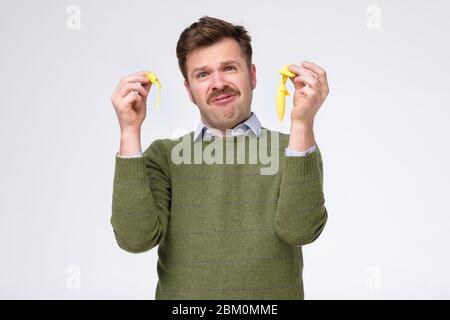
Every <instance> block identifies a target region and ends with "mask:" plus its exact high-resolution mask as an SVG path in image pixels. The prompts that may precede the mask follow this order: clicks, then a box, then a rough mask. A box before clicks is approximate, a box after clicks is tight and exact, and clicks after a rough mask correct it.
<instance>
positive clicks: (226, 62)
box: [191, 60, 241, 76]
mask: <svg viewBox="0 0 450 320" xmlns="http://www.w3.org/2000/svg"><path fill="white" fill-rule="evenodd" d="M227 64H237V65H238V66H239V67H240V66H241V65H240V64H239V62H237V61H236V60H227V61H224V62H222V63H221V64H220V66H221V67H223V66H224V65H227ZM206 68H208V66H201V67H198V68H195V69H194V70H193V71H192V73H191V76H192V75H194V73H195V72H197V71H200V70H204V69H206Z"/></svg>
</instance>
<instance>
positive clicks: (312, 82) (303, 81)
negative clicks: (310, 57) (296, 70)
mask: <svg viewBox="0 0 450 320" xmlns="http://www.w3.org/2000/svg"><path fill="white" fill-rule="evenodd" d="M293 81H294V86H295V89H296V90H298V89H302V88H303V87H304V86H310V87H312V88H313V89H314V90H316V91H319V90H320V83H319V80H318V79H317V78H315V77H311V76H298V77H295V78H294V80H293Z"/></svg>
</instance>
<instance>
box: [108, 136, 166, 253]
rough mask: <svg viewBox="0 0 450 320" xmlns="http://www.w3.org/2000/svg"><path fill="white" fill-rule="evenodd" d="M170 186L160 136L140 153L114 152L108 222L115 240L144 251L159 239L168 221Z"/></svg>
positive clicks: (126, 246) (133, 250)
mask: <svg viewBox="0 0 450 320" xmlns="http://www.w3.org/2000/svg"><path fill="white" fill-rule="evenodd" d="M170 201H171V186H170V176H169V167H168V161H167V158H166V154H165V152H164V147H163V144H162V143H161V140H155V141H154V142H153V143H152V144H151V145H150V146H149V147H148V149H147V150H146V151H145V152H144V155H143V157H139V158H121V157H118V156H117V155H116V163H115V172H114V185H113V195H112V215H111V219H110V222H111V225H112V227H113V231H114V235H115V238H116V241H117V244H118V245H119V247H120V248H122V249H123V250H125V251H127V252H131V253H140V252H145V251H148V250H150V249H152V248H153V247H155V246H156V245H158V244H159V243H160V241H161V240H162V239H163V238H164V235H165V233H166V230H167V225H168V223H169V212H170Z"/></svg>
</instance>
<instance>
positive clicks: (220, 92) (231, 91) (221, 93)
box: [208, 87, 240, 102]
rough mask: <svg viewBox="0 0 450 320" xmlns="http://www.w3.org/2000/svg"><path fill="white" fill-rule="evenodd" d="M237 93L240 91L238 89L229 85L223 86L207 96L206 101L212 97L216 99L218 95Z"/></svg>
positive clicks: (235, 94) (234, 94) (211, 99)
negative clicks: (222, 88) (223, 87)
mask: <svg viewBox="0 0 450 320" xmlns="http://www.w3.org/2000/svg"><path fill="white" fill-rule="evenodd" d="M239 94H240V92H239V91H238V90H235V89H233V88H231V87H225V89H224V90H222V91H213V92H212V93H211V95H210V97H209V98H208V102H211V101H213V100H214V99H216V98H217V97H218V96H221V95H229V96H237V95H239Z"/></svg>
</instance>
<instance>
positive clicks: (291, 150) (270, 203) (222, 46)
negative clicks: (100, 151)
mask: <svg viewBox="0 0 450 320" xmlns="http://www.w3.org/2000/svg"><path fill="white" fill-rule="evenodd" d="M250 41H251V38H250V36H249V35H248V34H247V31H246V30H245V29H244V28H243V27H242V26H235V25H232V24H230V23H228V22H226V21H223V20H220V19H215V18H212V17H207V16H205V17H202V18H201V19H200V20H199V21H198V22H195V23H193V24H192V25H191V26H189V27H188V28H186V29H185V30H184V31H183V32H182V34H181V36H180V39H179V41H178V44H177V57H178V61H179V67H180V70H181V72H182V74H183V77H184V79H185V82H184V84H185V87H186V90H187V92H188V94H189V96H190V99H191V101H192V102H193V103H194V104H196V105H197V106H198V108H199V111H200V115H201V120H200V122H199V125H198V127H197V129H196V130H195V131H192V132H190V133H188V134H186V135H185V136H183V137H181V138H180V139H178V140H171V139H157V140H155V141H154V142H153V143H152V144H151V145H150V146H149V147H148V148H147V149H146V150H145V152H144V153H142V151H141V150H142V149H141V142H140V130H141V125H142V122H143V121H144V119H145V114H146V97H147V95H148V92H149V90H150V87H151V84H150V83H149V81H148V79H147V78H146V77H145V72H137V73H134V74H132V75H130V76H127V77H124V78H123V79H122V80H121V81H120V82H119V84H118V86H117V89H116V90H115V92H114V94H113V96H112V103H113V105H114V108H115V111H116V113H117V116H118V118H119V124H120V128H121V140H120V151H119V152H118V153H117V154H116V165H115V175H114V190H113V201H112V216H111V223H112V226H113V229H114V233H115V237H116V240H117V243H118V245H119V246H120V247H121V248H122V249H124V250H126V251H128V252H133V253H139V252H144V251H148V250H150V249H151V248H153V247H155V246H157V245H159V247H158V264H157V272H158V277H159V279H158V285H157V289H156V299H304V292H303V279H302V271H303V259H302V250H301V247H302V246H303V245H306V244H308V243H311V242H313V241H314V240H315V239H317V237H318V236H319V235H320V234H321V232H322V230H323V228H324V226H325V223H326V221H327V216H328V213H327V210H326V208H325V206H324V202H325V200H324V195H323V173H322V171H323V169H322V167H323V166H322V158H321V154H320V150H319V148H318V146H317V145H316V142H315V140H314V133H313V124H314V117H315V115H316V113H317V111H318V109H319V108H320V106H321V105H322V103H323V101H324V100H325V98H326V96H327V94H328V84H327V78H326V73H325V71H324V70H323V69H322V68H321V67H319V66H317V65H316V64H314V63H311V62H304V63H302V64H301V65H290V66H289V70H290V71H291V72H293V73H295V74H296V75H297V76H296V77H295V78H294V79H293V83H294V86H295V93H294V107H293V109H292V112H291V116H290V118H291V131H290V135H287V134H283V133H279V132H277V131H271V130H267V129H266V128H264V127H262V126H261V124H260V122H259V120H258V118H257V117H256V114H255V113H254V112H252V111H251V102H252V92H253V90H254V89H255V87H256V69H255V65H254V64H252V60H251V59H252V48H251V45H250ZM291 80H292V79H291ZM270 107H271V108H272V105H271V104H270ZM274 109H275V108H274ZM224 143H225V146H228V148H224ZM251 146H253V147H254V146H258V147H257V149H254V148H253V147H251ZM225 149H227V150H226V151H225ZM193 150H197V151H200V154H201V155H203V156H205V157H206V158H207V159H200V161H198V159H195V158H196V155H195V154H193V153H195V152H194V151H193ZM255 150H256V151H255ZM268 150H271V156H276V158H274V160H275V161H277V162H278V161H280V166H279V168H278V167H277V166H275V167H276V169H277V170H275V171H272V172H269V173H267V172H266V173H263V171H262V170H261V169H263V168H262V167H263V165H264V164H267V161H266V160H267V155H268V153H266V152H268ZM181 151H182V152H181ZM239 151H243V152H245V154H244V157H243V158H241V159H240V160H241V161H240V162H239V160H237V158H239V156H238V155H237V153H239ZM181 154H182V155H181ZM213 154H214V156H213ZM263 154H264V155H265V157H263V156H262V155H263ZM222 155H224V157H222ZM240 155H242V153H241V154H240ZM258 155H259V158H258V157H257V156H258ZM208 157H209V158H208ZM180 158H182V159H183V161H180ZM211 158H214V159H215V160H214V161H211ZM224 158H226V159H227V161H226V163H225V161H224V160H223V159H224ZM251 159H253V160H256V162H255V161H254V162H251V161H250V160H251ZM242 160H243V162H242ZM236 162H237V163H236ZM266 169H267V168H266Z"/></svg>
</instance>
